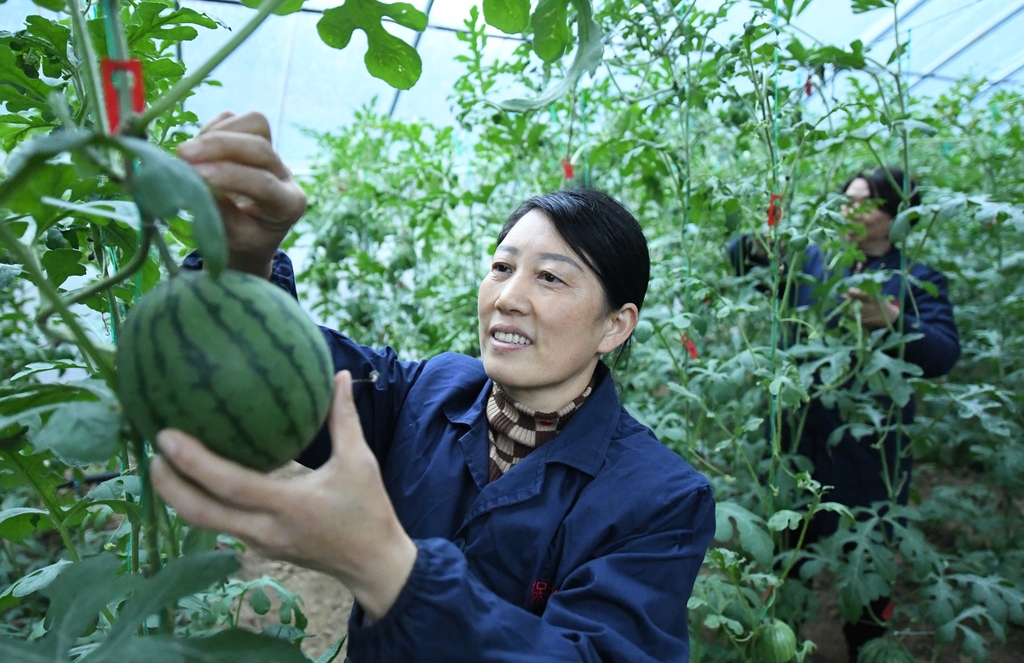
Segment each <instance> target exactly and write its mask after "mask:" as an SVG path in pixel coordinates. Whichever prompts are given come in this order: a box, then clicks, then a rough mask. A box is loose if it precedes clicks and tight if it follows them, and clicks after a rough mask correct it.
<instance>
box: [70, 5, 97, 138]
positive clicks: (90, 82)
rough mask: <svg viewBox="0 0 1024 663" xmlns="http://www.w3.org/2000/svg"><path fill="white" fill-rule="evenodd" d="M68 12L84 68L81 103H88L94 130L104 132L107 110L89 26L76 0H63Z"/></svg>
mask: <svg viewBox="0 0 1024 663" xmlns="http://www.w3.org/2000/svg"><path fill="white" fill-rule="evenodd" d="M65 1H66V2H67V7H68V13H69V14H71V29H72V32H73V40H72V43H73V45H74V48H75V55H76V56H77V57H78V63H77V64H78V67H79V68H82V69H85V72H86V75H85V76H84V77H83V78H82V84H83V85H84V86H85V95H86V98H85V100H84V103H83V105H88V106H89V107H90V110H91V112H92V116H93V124H94V125H95V127H96V131H97V132H99V133H106V131H107V110H106V108H105V107H104V105H103V96H102V90H103V80H102V79H101V78H100V73H99V71H97V70H96V51H95V49H94V48H93V45H92V38H91V37H90V36H89V26H88V25H87V24H86V22H85V17H84V16H83V15H82V11H81V9H79V6H78V0H65Z"/></svg>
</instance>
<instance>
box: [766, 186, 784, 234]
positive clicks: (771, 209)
mask: <svg viewBox="0 0 1024 663" xmlns="http://www.w3.org/2000/svg"><path fill="white" fill-rule="evenodd" d="M780 200H782V196H780V195H779V194H777V193H773V194H772V199H771V201H769V203H768V227H769V228H771V227H772V226H774V225H775V224H776V223H777V222H778V220H779V218H778V215H777V214H776V212H777V211H778V210H776V208H775V203H776V202H778V201H780Z"/></svg>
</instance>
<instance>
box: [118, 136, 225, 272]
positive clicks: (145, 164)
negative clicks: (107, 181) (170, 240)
mask: <svg viewBox="0 0 1024 663" xmlns="http://www.w3.org/2000/svg"><path fill="white" fill-rule="evenodd" d="M115 140H116V142H117V144H118V146H119V147H120V148H121V149H123V150H124V151H126V152H128V153H130V154H132V155H134V156H135V157H137V158H138V159H139V167H138V169H137V170H136V171H135V176H134V178H133V179H132V183H131V189H132V196H133V197H134V198H135V202H136V204H138V206H139V209H140V210H141V211H142V213H143V214H145V215H148V216H149V217H151V218H154V219H167V218H169V217H172V216H174V215H176V214H177V213H178V211H179V210H181V209H187V210H189V211H190V212H192V235H193V237H194V238H195V240H196V243H197V244H198V246H199V250H200V251H201V252H202V254H203V264H204V266H205V268H206V269H207V270H209V271H210V273H211V274H212V275H213V276H214V277H216V276H217V275H219V274H220V272H221V271H222V270H223V269H224V267H225V266H226V265H227V261H228V250H227V240H226V238H225V235H224V223H223V222H222V221H221V218H220V212H219V211H218V210H217V205H216V203H214V201H213V196H212V195H211V194H210V190H209V188H207V186H206V183H205V182H204V181H203V178H201V177H200V176H199V174H198V173H197V172H196V171H195V170H193V169H192V167H191V166H189V165H188V164H187V163H185V162H184V161H182V160H180V159H177V158H175V157H173V156H171V155H170V154H168V153H167V152H164V151H163V150H161V149H160V148H159V147H156V146H155V145H151V144H150V143H147V142H146V141H144V140H140V139H138V138H128V137H120V138H117V139H115Z"/></svg>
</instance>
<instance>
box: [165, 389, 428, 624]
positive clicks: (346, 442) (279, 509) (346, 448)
mask: <svg viewBox="0 0 1024 663" xmlns="http://www.w3.org/2000/svg"><path fill="white" fill-rule="evenodd" d="M329 425H330V433H331V440H332V444H333V453H332V455H331V458H330V460H328V461H327V463H325V464H324V465H323V466H322V467H320V468H319V469H318V470H316V471H314V472H311V473H309V474H306V475H303V476H301V477H297V478H293V479H275V478H272V477H268V476H267V475H265V474H261V473H259V472H255V471H253V470H250V469H248V468H245V467H242V466H241V465H238V464H237V463H234V462H232V461H229V460H226V459H224V458H222V457H220V456H217V455H215V454H213V453H211V452H210V451H209V450H208V449H206V447H204V446H203V445H202V444H201V443H200V442H199V440H197V439H196V438H194V437H192V436H190V435H187V434H185V433H183V432H181V431H177V430H164V431H161V432H160V434H159V435H158V436H157V441H158V443H159V447H160V452H161V453H160V454H159V455H157V456H155V457H154V458H153V462H152V464H151V465H150V476H151V478H152V481H153V486H154V488H156V490H157V492H159V493H160V495H161V496H162V497H163V498H164V499H165V500H166V501H167V503H168V504H170V505H171V506H172V507H174V508H175V509H176V510H177V512H178V515H179V516H181V518H182V519H184V520H185V521H186V522H188V523H190V524H192V525H195V526H197V527H203V528H206V529H211V530H216V531H220V532H225V533H227V534H230V535H231V536H234V537H236V538H238V539H241V540H243V541H245V542H246V543H248V544H249V545H251V546H252V547H253V548H254V549H255V550H256V551H258V552H259V553H260V554H261V555H264V556H266V557H269V558H273V559H282V560H287V561H289V562H293V563H295V564H298V565H300V566H304V567H306V568H310V569H314V570H317V571H321V572H324V573H328V574H330V575H332V576H334V577H336V578H338V579H339V580H341V581H342V582H343V583H345V585H346V586H348V588H349V589H350V590H351V591H352V594H353V596H354V597H355V599H356V600H357V601H358V602H359V605H360V606H361V607H362V608H363V610H364V611H365V612H366V614H367V615H368V616H369V617H370V619H371V620H374V621H376V620H378V619H380V618H381V617H383V616H384V615H385V614H386V613H387V611H388V610H389V609H390V608H391V606H392V605H393V604H394V602H395V600H396V599H397V598H398V594H399V592H400V591H401V589H402V587H403V586H404V585H405V582H406V580H407V579H408V578H409V574H410V573H411V572H412V567H413V564H414V563H415V561H416V554H417V549H416V545H415V543H413V541H412V539H411V538H409V536H408V535H407V534H406V533H405V530H403V529H402V526H401V524H400V523H399V521H398V517H397V516H396V515H395V511H394V508H393V507H392V505H391V500H390V499H389V498H388V495H387V492H386V491H385V489H384V483H383V480H382V479H381V474H380V467H379V466H378V464H377V459H376V457H374V455H373V452H372V451H371V450H370V448H369V446H367V444H366V441H365V440H364V438H363V433H362V428H361V426H360V422H359V415H358V413H357V412H356V409H355V405H354V403H353V402H352V378H351V376H350V375H349V373H348V371H343V372H341V373H339V374H338V375H336V376H335V379H334V401H333V403H332V406H331V415H330V424H329Z"/></svg>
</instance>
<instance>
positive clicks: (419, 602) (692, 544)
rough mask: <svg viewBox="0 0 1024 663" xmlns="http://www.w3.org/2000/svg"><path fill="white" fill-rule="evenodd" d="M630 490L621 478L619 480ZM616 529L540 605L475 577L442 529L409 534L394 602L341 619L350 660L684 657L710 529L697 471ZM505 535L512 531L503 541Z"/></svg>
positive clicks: (647, 661) (706, 489)
mask: <svg viewBox="0 0 1024 663" xmlns="http://www.w3.org/2000/svg"><path fill="white" fill-rule="evenodd" d="M627 490H628V488H627ZM665 503H666V504H667V506H665V507H663V508H662V510H661V511H659V512H655V513H652V514H651V516H650V518H648V519H646V520H645V521H644V523H645V524H644V526H643V531H634V532H622V533H621V534H620V536H619V538H618V541H617V543H616V544H615V545H613V546H610V547H609V548H608V550H607V551H606V552H604V553H602V554H601V555H599V556H596V557H595V558H593V559H591V560H589V561H587V562H585V563H584V564H582V565H581V566H579V567H577V568H575V569H573V570H571V571H570V572H569V573H568V574H567V575H566V577H565V578H564V580H563V581H562V582H560V583H559V586H558V587H557V588H556V590H557V591H556V592H555V593H554V594H552V595H551V597H550V599H549V601H548V604H547V607H546V609H545V610H544V612H543V613H542V614H540V615H537V614H534V613H532V612H530V611H528V610H525V609H523V608H521V607H519V606H516V605H512V604H510V603H508V602H506V601H504V600H502V599H501V598H499V597H498V596H497V595H495V594H494V593H493V592H491V591H490V590H488V589H487V588H486V587H484V586H483V585H482V584H481V583H480V581H479V580H477V579H476V578H475V577H474V576H473V574H472V573H471V572H469V570H468V569H467V564H466V560H465V558H464V556H463V554H462V552H461V551H460V550H459V549H458V548H457V547H456V546H455V545H454V544H453V543H451V542H450V541H447V540H444V539H424V540H419V541H417V542H416V544H417V547H418V549H419V555H418V556H417V558H416V564H415V567H414V568H413V571H412V575H411V576H410V578H409V580H408V582H407V583H406V585H405V587H404V588H403V590H402V592H401V594H400V595H399V597H398V600H397V601H396V602H395V604H394V606H392V608H391V610H390V611H389V612H388V613H387V614H386V615H385V616H384V617H383V619H381V620H380V621H379V622H377V623H375V624H372V625H367V624H366V623H365V619H364V617H363V614H362V612H361V610H359V609H358V606H357V609H356V610H355V611H354V612H353V617H352V620H351V622H350V625H349V645H348V653H349V657H350V658H351V660H352V661H353V663H378V662H379V663H386V662H387V663H390V662H392V661H405V662H407V663H421V662H423V663H427V662H429V663H435V662H436V663H457V662H463V661H464V662H466V663H471V662H472V663H477V662H479V661H502V662H512V663H514V662H517V661H520V662H523V663H525V662H535V661H545V662H548V661H551V662H587V663H598V662H605V663H609V662H622V663H655V662H657V663H685V661H687V659H688V656H689V636H688V631H687V621H686V604H687V600H688V598H689V596H690V593H691V591H692V589H693V584H694V582H695V580H696V577H697V572H698V571H699V569H700V565H701V563H702V562H703V560H704V554H705V552H706V550H707V546H708V543H709V542H710V540H711V537H712V535H713V534H714V526H715V522H714V521H715V518H714V513H715V507H714V499H713V497H712V494H711V488H710V486H708V485H707V483H706V482H705V483H703V484H701V485H700V486H698V487H696V488H691V489H690V490H689V491H688V492H686V493H685V494H683V495H680V496H679V497H677V498H675V499H672V498H671V497H670V498H668V499H667V500H666V502H665ZM513 543H514V542H509V544H510V545H512V544H513Z"/></svg>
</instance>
